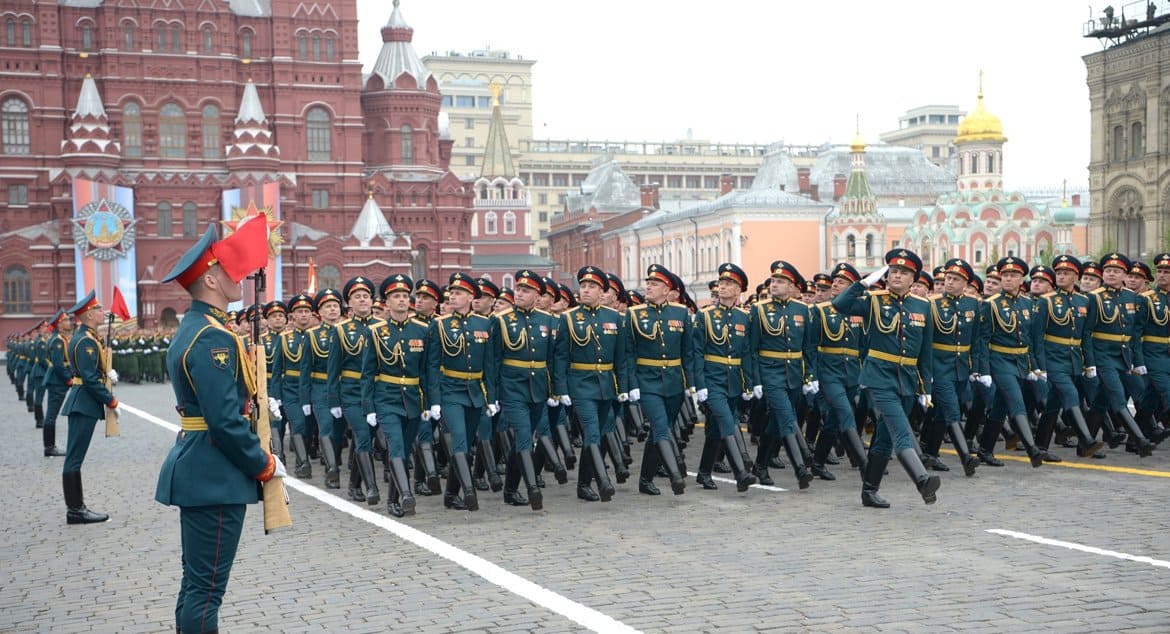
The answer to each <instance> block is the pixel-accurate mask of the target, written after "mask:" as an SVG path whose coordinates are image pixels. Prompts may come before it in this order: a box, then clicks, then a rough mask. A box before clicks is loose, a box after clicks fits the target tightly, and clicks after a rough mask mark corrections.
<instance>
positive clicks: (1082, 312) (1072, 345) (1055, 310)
mask: <svg viewBox="0 0 1170 634" xmlns="http://www.w3.org/2000/svg"><path fill="white" fill-rule="evenodd" d="M1035 306H1036V313H1035V315H1034V317H1033V319H1032V341H1033V343H1035V345H1037V346H1042V347H1043V349H1044V353H1043V355H1041V356H1040V357H1039V358H1038V359H1037V360H1038V361H1040V362H1041V363H1043V365H1041V366H1039V367H1040V369H1041V370H1044V371H1045V372H1050V373H1060V374H1066V375H1070V376H1080V374H1081V372H1082V371H1084V366H1085V362H1084V352H1083V351H1082V347H1081V346H1082V344H1083V343H1084V342H1083V334H1084V328H1085V319H1086V318H1087V317H1088V314H1089V298H1088V296H1087V295H1085V294H1083V293H1078V292H1068V291H1063V290H1057V291H1053V292H1051V293H1045V294H1044V295H1041V296H1040V298H1039V299H1038V300H1036V302H1035Z"/></svg>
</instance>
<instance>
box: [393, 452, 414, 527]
mask: <svg viewBox="0 0 1170 634" xmlns="http://www.w3.org/2000/svg"><path fill="white" fill-rule="evenodd" d="M390 473H391V474H392V475H393V476H394V477H393V478H392V482H391V484H392V486H393V487H394V488H395V489H398V495H397V496H395V495H394V494H393V493H391V495H390V499H393V498H394V497H397V498H398V504H399V507H400V508H401V509H402V514H403V515H414V509H415V506H416V503H415V499H414V494H413V493H411V492H410V479H409V477H408V475H407V470H406V461H405V460H403V459H402V458H391V459H390Z"/></svg>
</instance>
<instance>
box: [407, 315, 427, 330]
mask: <svg viewBox="0 0 1170 634" xmlns="http://www.w3.org/2000/svg"><path fill="white" fill-rule="evenodd" d="M408 321H412V322H414V323H416V324H418V325H420V326H422V327H423V328H426V327H427V325H428V324H427V322H425V321H423V320H421V319H419V318H418V317H411V318H410V319H408Z"/></svg>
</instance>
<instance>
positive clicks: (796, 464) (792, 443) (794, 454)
mask: <svg viewBox="0 0 1170 634" xmlns="http://www.w3.org/2000/svg"><path fill="white" fill-rule="evenodd" d="M780 440H781V442H782V443H783V444H784V452H785V453H787V454H788V461H789V462H791V463H792V471H793V473H795V474H796V485H797V486H798V487H800V488H801V489H807V488H808V483H809V482H812V481H813V478H815V477H816V476H814V475H813V472H812V469H809V468H808V467H806V466H805V465H804V455H803V454H802V453H801V451H800V439H799V438H797V434H788V435H787V436H784V437H783V438H781V439H780Z"/></svg>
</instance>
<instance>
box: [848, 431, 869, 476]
mask: <svg viewBox="0 0 1170 634" xmlns="http://www.w3.org/2000/svg"><path fill="white" fill-rule="evenodd" d="M842 444H844V445H845V453H846V454H848V455H849V464H851V465H853V466H854V467H856V468H857V469H859V470H860V471H861V473H862V474H864V473H865V464H866V462H868V458H867V457H866V449H865V443H863V442H861V436H860V435H859V434H858V433H857V427H855V426H852V425H851V426H849V428H848V429H846V430H845V434H844V436H843V442H842Z"/></svg>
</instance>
